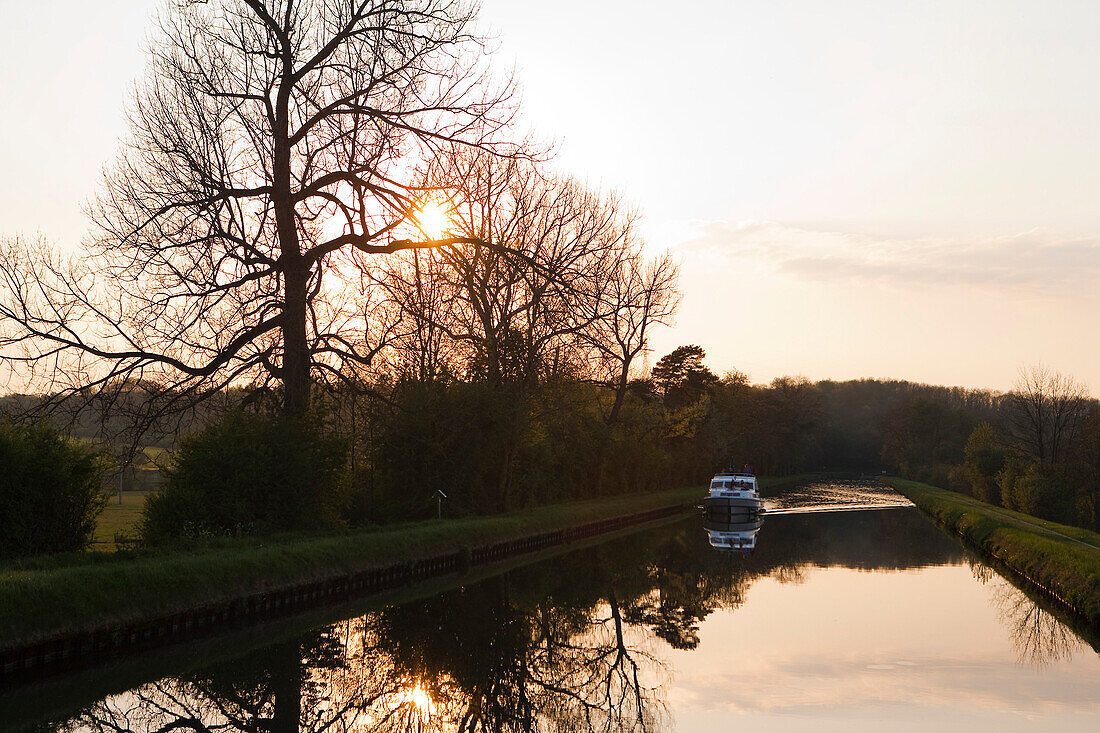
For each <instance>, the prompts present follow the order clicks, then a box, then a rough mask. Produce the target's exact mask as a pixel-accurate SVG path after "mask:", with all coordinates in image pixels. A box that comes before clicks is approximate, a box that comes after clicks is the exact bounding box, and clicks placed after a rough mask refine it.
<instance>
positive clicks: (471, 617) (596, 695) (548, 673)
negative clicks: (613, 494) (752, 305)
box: [0, 509, 1091, 733]
mask: <svg viewBox="0 0 1100 733" xmlns="http://www.w3.org/2000/svg"><path fill="white" fill-rule="evenodd" d="M727 524H729V523H727ZM749 524H752V522H750V523H749ZM704 528H705V529H706V532H702V531H700V527H699V522H698V520H697V519H694V520H692V521H688V522H684V523H680V524H676V525H672V526H669V527H666V528H663V529H661V530H652V531H648V532H644V533H640V534H638V535H634V536H630V537H627V538H623V539H620V540H617V541H615V542H610V543H606V544H603V545H599V546H596V547H593V548H589V549H587V550H582V551H578V552H574V553H571V554H569V555H568V556H565V557H561V558H558V559H555V560H553V561H550V562H547V563H543V564H540V565H536V566H531V567H526V568H521V569H518V570H514V571H512V572H509V573H507V574H503V575H500V576H498V577H495V578H491V579H489V580H486V581H482V582H479V583H476V584H472V585H470V586H468V587H465V588H460V589H457V590H454V591H451V592H448V593H443V594H441V595H438V596H435V597H433V598H429V599H425V600H420V601H416V602H412V603H406V604H403V605H400V606H393V607H389V608H384V609H381V610H377V611H374V612H371V613H366V614H364V615H362V616H359V617H357V618H353V619H349V620H346V621H343V622H341V623H338V624H334V625H330V626H328V627H326V628H323V629H320V630H315V631H312V632H310V633H308V634H305V635H303V636H301V637H299V638H297V639H293V640H286V641H281V642H279V643H275V644H272V645H271V646H268V647H265V648H262V649H259V650H254V651H250V652H248V653H245V654H242V655H241V656H240V657H239V658H238V659H236V660H234V661H233V662H232V663H230V664H220V665H217V666H214V667H210V668H208V669H204V670H201V671H200V672H196V673H193V674H187V675H178V676H175V677H169V678H165V679H161V680H158V681H156V682H151V683H148V684H145V685H142V686H140V687H137V688H135V689H132V690H130V691H128V692H126V693H123V694H120V695H113V696H110V697H107V698H105V699H101V700H98V701H95V702H92V703H90V704H87V705H85V706H83V708H82V709H81V710H80V711H79V712H76V713H73V712H70V713H68V714H67V715H66V720H65V722H64V723H63V724H61V725H59V726H57V728H56V729H60V730H64V731H95V732H96V733H108V732H111V733H130V732H133V733H139V732H140V733H152V732H153V731H158V732H159V731H165V732H167V731H173V730H187V731H218V732H220V733H232V732H233V731H242V732H245V731H247V732H249V733H253V732H254V733H261V732H262V733H289V732H290V731H302V732H303V733H322V732H324V731H334V732H348V733H350V732H351V731H357V732H361V733H367V732H374V731H378V732H380V733H389V732H391V731H393V732H396V731H463V732H465V731H471V732H472V731H609V732H610V731H639V732H640V731H658V730H663V729H669V728H671V727H673V723H674V722H675V723H676V725H677V727H678V728H679V729H680V730H685V729H699V730H702V729H705V728H706V726H703V725H702V724H701V723H700V724H699V725H696V726H694V727H693V725H692V723H691V722H690V721H691V714H690V713H691V710H692V708H691V705H690V704H688V703H685V699H688V700H689V701H690V700H699V701H704V702H706V701H709V702H706V705H709V706H718V707H721V706H725V707H722V709H724V710H726V711H727V714H728V712H729V710H731V709H737V710H738V711H739V712H740V713H742V714H749V713H752V712H753V711H757V712H759V711H761V710H763V711H767V710H770V709H780V710H782V709H787V708H788V707H789V706H795V707H797V706H807V705H819V706H825V705H829V704H833V705H834V706H835V705H838V704H840V703H841V701H848V700H856V701H859V700H864V701H867V700H870V701H871V702H873V703H876V704H877V703H879V702H881V701H882V700H888V701H889V700H894V699H895V697H896V698H898V699H901V698H903V697H904V696H905V695H907V694H909V695H918V696H919V694H924V695H925V698H926V701H927V700H930V699H932V698H933V697H935V695H936V694H940V693H941V692H942V691H943V690H951V691H952V694H954V695H957V699H958V700H962V701H963V703H965V704H971V703H972V702H973V701H974V700H975V699H979V698H980V696H982V695H985V696H987V698H988V699H997V700H1001V699H1002V698H989V697H988V696H989V691H988V690H987V689H986V688H985V687H983V686H982V685H983V684H984V683H981V682H980V681H981V680H984V679H987V678H988V679H994V678H996V684H998V685H1000V686H1002V687H1003V688H1004V690H1015V689H1018V688H1017V687H1013V685H1019V684H1020V680H1019V679H1017V678H1016V677H1014V678H1012V679H1013V680H1015V681H1006V679H1007V678H1006V675H1008V676H1011V675H1013V674H1015V672H1013V671H1012V670H1007V671H1006V670H1004V669H1003V668H999V667H998V668H996V669H997V672H996V675H994V674H993V673H992V672H991V670H993V669H994V667H991V666H989V665H992V664H993V662H992V661H990V660H991V659H992V657H991V656H990V654H989V653H987V652H986V651H984V648H983V650H980V651H975V649H977V648H976V647H973V645H974V644H975V639H976V638H977V637H978V636H981V635H982V634H984V635H985V636H990V635H993V636H995V635H996V634H991V631H997V630H998V629H1004V630H1007V631H1008V633H1009V634H1010V635H1011V637H1012V639H1013V640H1014V641H1013V643H1014V644H1015V645H1016V649H1017V650H1018V652H1019V655H1018V656H1019V658H1020V659H1022V660H1024V661H1026V662H1028V663H1029V664H1045V665H1050V664H1054V663H1058V662H1060V661H1063V662H1064V661H1065V660H1066V659H1067V658H1068V657H1069V656H1071V655H1073V654H1077V652H1078V651H1079V650H1080V651H1087V647H1084V646H1083V645H1082V644H1081V642H1080V641H1078V640H1077V637H1076V636H1075V635H1074V634H1073V632H1071V631H1069V630H1068V629H1067V628H1066V627H1065V626H1063V625H1062V624H1061V623H1060V622H1059V621H1058V620H1057V619H1056V618H1054V617H1052V616H1050V614H1048V613H1046V612H1045V611H1043V610H1042V609H1041V608H1040V607H1039V606H1036V605H1034V603H1033V602H1032V601H1031V599H1029V598H1027V596H1024V595H1023V594H1021V593H1019V591H1016V590H1015V589H1013V588H1012V587H1011V586H1010V585H1008V584H1007V583H1004V581H1001V580H1000V579H999V576H996V575H995V574H993V575H989V574H987V569H985V566H982V565H980V564H977V563H973V562H971V567H972V568H973V572H974V573H975V577H977V578H978V579H979V580H983V579H984V581H985V583H986V586H985V587H984V588H983V587H981V586H977V585H976V584H975V583H974V581H973V580H972V579H970V578H969V577H963V578H962V579H961V580H962V581H965V584H966V586H965V587H964V586H963V585H960V584H959V583H960V579H959V578H958V575H959V573H961V574H962V575H963V576H968V573H967V569H966V567H965V565H964V563H965V562H966V558H965V555H964V553H963V551H962V549H961V548H960V547H959V545H957V544H956V543H955V542H954V541H952V540H951V539H950V538H948V537H946V536H945V535H943V534H942V533H940V532H939V531H938V530H936V529H935V528H934V527H932V526H931V525H929V524H928V523H927V522H926V521H925V520H924V519H923V518H921V517H920V515H919V514H917V513H916V511H915V510H911V509H900V510H883V511H875V512H864V513H841V514H836V515H792V516H782V517H775V518H772V519H769V520H768V522H767V525H766V526H763V525H761V524H757V526H755V527H751V526H750V527H738V528H736V529H731V528H729V527H724V528H723V527H716V526H712V523H710V522H709V521H708V523H707V524H705V525H704ZM712 532H714V533H717V534H718V535H719V537H720V538H721V535H722V533H730V532H738V533H742V532H743V533H747V534H750V535H751V537H752V538H753V543H752V544H753V559H752V562H750V563H746V562H743V561H742V558H741V557H739V555H740V554H741V548H742V547H743V545H744V542H742V543H741V544H740V545H739V546H738V548H736V549H737V552H736V553H731V552H729V551H723V552H715V551H714V541H713V537H714V536H715V535H714V534H712ZM758 533H759V536H760V538H761V539H762V541H761V542H760V543H759V545H757V544H756V542H755V538H756V536H757V534H758ZM724 547H727V548H728V547H729V544H728V543H727V544H726V545H724ZM943 566H951V567H946V568H945V567H943ZM821 568H834V569H836V570H832V571H828V572H826V571H822V570H819V569H821ZM925 568H932V569H935V570H934V571H930V572H929V573H925V572H924V571H923V570H922V569H925ZM870 570H874V571H882V572H876V573H875V574H874V575H872V574H871V573H868V572H863V571H870ZM894 571H902V572H894ZM942 571H951V572H950V573H948V575H949V576H950V578H949V582H946V585H942V588H941V590H940V591H938V592H939V593H940V597H938V598H935V599H933V598H929V599H928V601H927V602H926V604H925V605H926V607H925V608H920V607H918V604H919V603H920V602H921V601H917V600H915V599H920V598H922V596H921V594H922V593H925V592H926V591H925V590H924V589H926V588H929V587H935V584H936V583H940V582H941V581H939V580H937V577H936V574H938V573H941V572H942ZM824 578H830V579H831V580H829V581H828V582H827V583H821V582H818V580H819V579H824ZM918 580H919V581H920V583H918V584H917V585H914V582H915V581H918ZM794 584H803V585H798V586H795V585H794ZM871 588H873V589H874V590H873V591H869V590H867V589H871ZM966 588H969V589H970V592H974V591H975V590H977V591H980V593H981V594H982V595H983V599H982V600H981V604H982V605H984V608H985V613H986V615H987V616H990V617H992V616H994V614H991V613H990V612H989V608H988V602H989V601H988V598H986V596H988V595H989V594H988V593H987V592H986V589H991V590H992V598H993V602H994V603H995V606H996V609H997V612H998V615H999V618H1000V620H1001V622H1002V623H1003V624H1004V626H1003V627H996V626H995V628H994V629H992V630H990V629H988V628H987V629H985V630H984V631H977V632H976V631H975V629H981V628H982V627H981V626H980V624H979V621H976V620H975V619H974V618H971V616H972V615H973V606H974V605H975V604H974V603H973V602H966V603H964V602H963V600H961V599H960V598H959V593H961V592H963V591H965V590H966ZM750 591H751V595H752V603H749V602H748V601H749V596H750ZM1021 599H1022V600H1021ZM891 603H893V604H895V605H891ZM899 603H900V604H901V605H896V604H899ZM967 603H970V605H969V606H967ZM845 604H847V605H845ZM1029 604H1031V605H1029ZM937 606H938V607H942V608H947V609H952V611H951V612H952V613H956V614H960V615H958V616H957V617H954V618H951V617H944V618H942V619H940V618H939V617H938V616H936V615H935V613H943V612H942V611H936V608H937ZM841 608H844V609H846V610H845V611H844V612H843V613H841V612H840V611H838V610H837V609H841ZM979 610H981V609H979ZM838 614H839V617H838V618H834V617H836V616H838ZM966 614H970V615H966ZM986 623H988V622H986ZM994 624H995V622H994ZM928 629H936V630H937V633H938V634H939V637H938V638H937V639H936V644H937V645H938V646H937V647H935V648H933V646H934V645H926V646H923V647H922V646H921V645H922V644H923V643H924V641H923V638H924V636H927V635H928V633H929V631H928ZM952 633H955V634H956V637H957V638H956V637H952V636H951V634H952ZM857 642H858V643H857ZM891 644H895V645H898V644H900V646H898V650H897V651H896V653H894V652H888V651H884V650H887V649H889V648H890V645H891ZM860 645H862V646H860ZM945 648H946V649H949V650H951V651H950V653H943V651H942V650H943V649H945ZM929 650H931V651H929ZM937 653H943V655H942V656H941V657H939V658H937V657H936V656H935V654H937ZM891 654H893V656H890V655H891ZM967 655H970V656H967ZM971 659H973V660H981V664H982V665H985V666H984V667H983V668H982V669H981V670H978V669H974V668H972V667H971V666H968V665H970V664H971V662H970V661H967V660H971ZM906 665H909V666H906ZM884 675H885V676H884ZM889 675H894V678H893V682H891V681H890V679H888V678H887V676H889ZM903 675H908V676H903ZM945 680H946V682H945ZM1051 680H1052V682H1051V684H1052V685H1053V681H1054V678H1051ZM1079 683H1080V684H1086V685H1087V684H1088V683H1087V680H1086V681H1084V682H1081V681H1080V680H1079ZM914 684H917V685H918V687H914ZM1029 684H1030V683H1029ZM1059 684H1061V683H1059ZM685 685H686V686H687V689H688V690H689V692H687V693H685V692H684V686H685ZM921 685H922V686H921ZM1048 687H1049V685H1048ZM1029 689H1037V690H1040V691H1041V692H1042V693H1043V694H1046V692H1045V691H1046V690H1047V687H1043V686H1037V685H1031V687H1030V688H1029ZM913 690H924V692H923V693H915V692H913ZM685 694H687V696H688V697H687V698H685ZM1014 694H1015V693H1014ZM1036 694H1038V693H1036ZM1075 694H1077V696H1078V699H1086V698H1087V699H1089V700H1091V698H1088V695H1086V694H1083V693H1080V692H1077V693H1075ZM891 696H894V697H891ZM976 696H978V697H976ZM1002 697H1003V696H1002ZM983 699H984V698H983ZM830 701H832V703H830ZM963 703H960V704H963ZM699 704H702V702H701V703H699ZM852 704H855V703H852ZM921 704H924V703H921ZM1089 704H1091V702H1090V703H1089ZM730 705H733V706H734V708H730V707H729V706H730ZM785 706H787V707H785ZM700 720H701V719H700ZM711 722H712V723H713V722H714V721H711ZM0 727H2V725H0ZM51 729H54V728H51ZM761 729H763V728H761Z"/></svg>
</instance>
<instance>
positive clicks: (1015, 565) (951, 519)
mask: <svg viewBox="0 0 1100 733" xmlns="http://www.w3.org/2000/svg"><path fill="white" fill-rule="evenodd" d="M883 480H884V481H885V483H887V484H888V485H889V486H890V487H892V488H893V489H894V490H896V491H898V492H899V493H901V494H902V495H904V496H905V497H906V498H908V499H909V500H910V501H912V502H913V503H914V504H915V505H916V506H917V508H918V509H920V510H921V512H923V513H924V514H925V515H926V516H928V517H929V518H931V519H932V520H933V521H935V522H936V523H937V524H938V525H940V526H941V527H943V528H944V529H945V530H947V531H948V532H951V533H952V534H954V535H956V536H957V537H959V538H960V539H961V540H962V541H963V543H964V544H965V545H967V546H968V547H970V548H971V549H973V550H975V551H976V552H977V553H978V554H980V555H983V556H985V557H988V558H992V559H993V560H994V561H996V563H997V564H998V565H999V566H1000V567H1002V568H1004V569H1006V570H1008V571H1009V572H1011V573H1012V574H1014V575H1016V576H1017V577H1018V578H1020V579H1021V580H1023V581H1025V582H1027V583H1028V584H1029V585H1031V586H1032V587H1034V588H1036V589H1038V590H1039V591H1040V592H1042V593H1043V594H1044V595H1046V596H1048V597H1049V598H1051V599H1053V600H1054V601H1056V602H1058V603H1059V604H1061V605H1062V606H1063V607H1064V608H1065V609H1066V610H1067V611H1069V612H1070V613H1072V614H1073V615H1074V616H1075V617H1077V618H1079V619H1080V620H1081V621H1083V622H1085V623H1087V624H1088V625H1089V626H1091V627H1092V628H1094V629H1100V534H1097V533H1095V532H1090V531H1088V530H1085V529H1081V528H1079V527H1069V526H1066V525H1062V524H1058V523H1056V522H1048V521H1046V520H1043V519H1038V518H1036V517H1032V516H1029V515H1026V514H1021V513H1019V512H1013V511H1010V510H1007V509H1001V508H999V507H995V506H992V505H990V504H986V503H984V502H981V501H978V500H977V499H974V498H973V497H970V496H966V495H964V494H959V493H956V492H953V491H947V490H945V489H940V488H937V487H934V486H929V485H928V484H922V483H918V482H916V481H907V480H904V479H899V478H892V477H891V478H885V479H883Z"/></svg>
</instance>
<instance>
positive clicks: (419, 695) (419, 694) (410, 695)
mask: <svg viewBox="0 0 1100 733" xmlns="http://www.w3.org/2000/svg"><path fill="white" fill-rule="evenodd" d="M402 697H403V699H404V701H405V702H406V703H408V704H410V705H412V707H413V708H415V709H416V711H417V712H419V713H420V714H421V715H422V716H428V715H431V714H432V712H433V711H434V710H435V702H434V701H433V700H432V696H431V695H429V694H428V691H427V690H425V689H424V686H423V685H422V684H421V683H419V682H417V683H416V686H415V687H413V688H411V689H408V690H405V692H404V693H403V694H402Z"/></svg>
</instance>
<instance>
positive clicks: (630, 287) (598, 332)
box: [583, 243, 680, 425]
mask: <svg viewBox="0 0 1100 733" xmlns="http://www.w3.org/2000/svg"><path fill="white" fill-rule="evenodd" d="M678 278H679V268H678V267H677V266H676V263H675V262H674V261H673V259H672V256H671V254H669V253H668V252H665V253H664V254H663V255H661V256H659V257H657V258H655V259H652V260H649V261H647V260H646V259H645V257H644V254H643V252H642V246H641V243H631V246H628V247H626V248H625V249H624V250H623V251H622V252H621V253H620V256H619V257H618V259H617V260H616V262H615V263H614V269H613V271H612V277H611V279H610V287H609V288H608V291H607V294H606V297H607V299H608V307H607V308H606V311H607V315H606V317H604V318H600V319H597V320H595V321H593V322H592V323H591V324H590V326H589V328H588V329H586V330H585V331H584V332H583V335H584V339H585V341H586V342H587V344H588V345H589V346H590V347H591V348H592V350H593V351H594V352H595V354H596V362H597V367H598V368H599V369H600V371H601V372H602V376H603V377H604V379H605V380H606V384H607V385H608V386H610V387H611V389H612V390H614V393H615V399H614V402H613V403H612V405H611V410H610V411H609V412H608V414H607V418H606V422H607V424H608V425H614V424H615V423H616V422H617V421H618V418H619V412H620V411H621V409H622V406H623V400H624V398H625V397H626V391H627V387H628V386H629V385H630V375H631V369H632V367H633V365H634V360H635V359H637V358H638V356H640V355H642V354H645V353H647V352H648V351H649V332H650V330H651V329H652V328H653V327H654V326H656V325H669V324H670V322H671V320H672V317H673V315H675V313H676V309H677V308H678V307H679V305H680V292H679V290H677V287H676V281H677V279H678Z"/></svg>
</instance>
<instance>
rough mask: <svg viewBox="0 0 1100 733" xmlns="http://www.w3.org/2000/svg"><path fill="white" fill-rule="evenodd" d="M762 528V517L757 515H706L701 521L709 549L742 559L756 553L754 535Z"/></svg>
mask: <svg viewBox="0 0 1100 733" xmlns="http://www.w3.org/2000/svg"><path fill="white" fill-rule="evenodd" d="M762 526H764V517H763V516H761V515H760V514H759V513H742V514H728V513H722V514H714V513H708V514H707V515H706V516H705V517H704V519H703V529H705V530H706V532H707V541H708V542H710V546H711V547H714V548H716V549H719V550H727V551H729V552H734V553H740V554H741V555H742V556H744V557H752V555H753V553H754V552H756V533H757V532H759V531H760V528H761V527H762Z"/></svg>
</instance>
